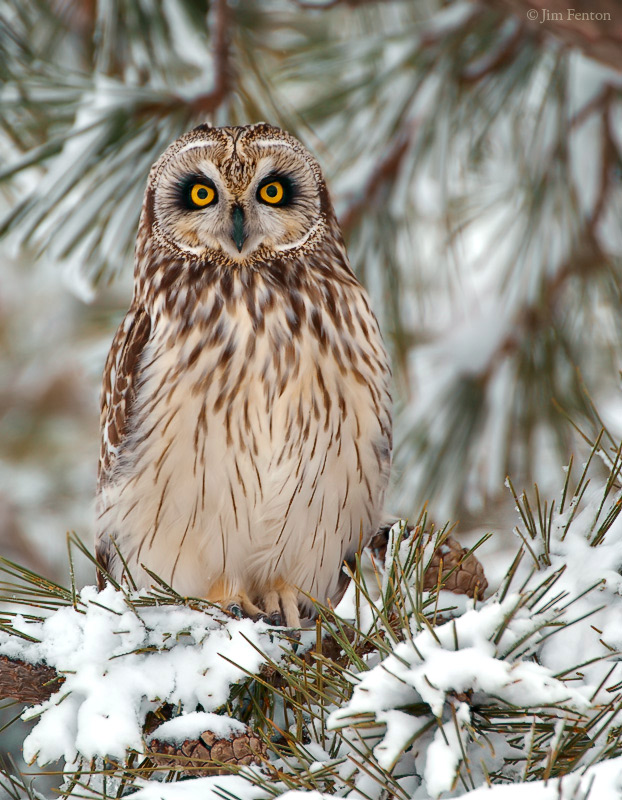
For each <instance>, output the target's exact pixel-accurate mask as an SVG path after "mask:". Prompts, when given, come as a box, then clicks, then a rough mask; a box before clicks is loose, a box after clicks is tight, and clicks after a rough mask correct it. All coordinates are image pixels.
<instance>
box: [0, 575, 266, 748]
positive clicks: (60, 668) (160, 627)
mask: <svg viewBox="0 0 622 800" xmlns="http://www.w3.org/2000/svg"><path fill="white" fill-rule="evenodd" d="M132 601H134V603H135V604H134V603H133V602H132ZM139 601H140V596H139V595H136V596H135V597H132V596H130V597H129V599H128V598H126V596H125V595H124V594H123V593H122V592H118V591H116V590H115V589H114V588H113V587H111V586H109V587H107V588H106V589H104V590H103V591H102V592H100V593H98V592H97V590H96V589H95V587H92V586H87V587H85V588H84V589H83V590H82V592H81V593H80V603H79V605H78V607H77V608H76V609H74V608H73V607H71V606H68V607H66V608H62V609H60V610H59V611H57V612H56V613H54V614H52V615H51V616H50V617H48V618H47V619H45V620H44V621H43V622H31V621H28V620H25V619H24V618H22V617H17V618H16V619H15V623H14V625H15V629H16V630H19V631H21V632H23V633H25V634H27V635H29V636H31V637H34V638H36V639H38V640H39V641H38V642H27V641H24V640H23V639H19V638H18V637H16V636H12V635H10V634H8V633H5V632H0V653H3V654H5V655H9V656H12V657H14V658H22V659H24V660H26V661H30V662H33V663H36V662H40V661H44V662H45V663H47V664H49V665H50V666H52V667H54V668H55V669H56V670H57V672H58V673H59V674H62V675H64V676H65V683H64V684H63V685H62V686H61V687H60V688H59V690H58V691H57V692H56V693H55V694H54V695H53V696H52V697H51V698H50V699H49V700H47V701H45V702H44V703H42V704H41V705H38V706H35V707H34V708H32V709H29V710H27V711H25V712H24V714H23V718H24V719H33V720H37V722H36V724H35V726H34V728H33V730H32V731H31V733H30V734H29V736H28V737H27V738H26V740H25V741H24V757H25V759H26V760H27V761H28V762H32V761H34V760H36V761H37V762H38V763H39V764H46V763H48V762H50V761H54V760H56V759H58V758H61V757H63V758H64V759H65V760H66V761H67V762H68V763H72V762H74V761H75V760H76V758H78V756H82V757H84V758H89V759H90V758H95V757H97V756H106V755H107V756H110V757H115V758H123V757H124V756H125V753H126V751H127V750H128V749H134V750H137V751H141V750H142V726H143V722H144V718H145V715H146V714H147V712H148V711H149V710H151V709H155V708H157V706H158V705H160V704H161V703H163V702H170V703H173V704H181V706H182V707H183V708H184V709H188V710H191V709H194V708H195V707H196V706H197V705H198V704H200V705H201V706H202V707H203V709H204V710H205V711H208V712H211V711H214V710H215V709H217V708H219V707H220V706H222V705H223V703H225V702H226V700H227V699H228V697H229V689H230V687H231V685H232V684H234V683H236V682H237V681H239V680H241V679H243V678H244V677H245V676H246V672H249V673H255V672H257V671H258V670H259V669H260V668H261V665H262V664H263V663H265V661H266V659H267V656H265V657H264V656H262V655H261V653H262V652H263V653H266V654H269V655H270V657H271V658H273V659H276V660H278V659H279V658H280V656H281V654H282V649H281V644H280V638H279V634H278V632H274V631H273V630H271V629H269V628H268V626H266V625H264V624H263V623H254V622H252V621H251V620H248V619H243V620H229V619H227V618H225V617H224V615H222V614H219V613H216V614H213V613H208V612H204V611H199V610H193V609H191V608H187V607H182V606H179V607H175V606H169V605H162V606H161V607H154V606H147V607H142V608H141V607H140V606H139V605H138V603H139ZM237 665H241V666H237ZM209 718H210V719H211V716H210V717H209ZM219 720H221V721H219V722H218V723H217V724H218V725H219V726H220V728H219V729H223V730H224V728H222V726H223V725H225V726H226V725H227V724H229V725H230V728H229V729H230V730H233V729H235V727H236V723H235V722H230V723H226V722H223V721H222V717H220V718H219ZM194 721H197V722H198V718H194ZM174 722H175V721H174ZM182 724H183V723H181V722H176V723H175V724H173V726H172V727H173V731H175V730H177V731H180V730H181V726H182ZM191 724H192V720H191ZM205 729H206V728H203V730H205Z"/></svg>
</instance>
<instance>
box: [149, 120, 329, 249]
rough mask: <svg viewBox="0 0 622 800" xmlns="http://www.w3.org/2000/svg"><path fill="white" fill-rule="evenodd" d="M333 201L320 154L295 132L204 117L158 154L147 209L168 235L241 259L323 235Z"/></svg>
mask: <svg viewBox="0 0 622 800" xmlns="http://www.w3.org/2000/svg"><path fill="white" fill-rule="evenodd" d="M327 202H328V201H327V195H326V190H325V188H324V182H323V179H322V175H321V172H320V168H319V166H318V164H317V162H316V161H315V159H314V158H313V157H312V156H311V154H310V153H309V152H308V151H307V150H305V148H304V147H303V146H302V145H301V144H300V143H299V142H298V141H297V140H296V139H294V138H293V137H292V136H290V135H289V134H286V133H284V132H283V131H281V130H280V129H278V128H273V127H272V126H269V125H266V124H264V123H260V124H258V125H251V126H248V127H238V128H210V127H208V126H206V125H202V126H199V128H196V129H195V130H193V131H191V132H190V133H189V134H186V135H185V136H183V137H181V139H178V140H177V142H175V143H174V144H173V145H171V147H169V149H168V150H167V151H166V152H165V153H164V155H163V156H162V157H161V158H160V159H159V161H158V162H156V164H155V165H154V167H153V171H152V174H151V179H150V185H149V188H148V190H147V196H146V209H147V217H148V218H149V221H150V222H151V226H152V228H153V229H154V233H155V234H156V236H157V238H158V239H159V240H160V242H161V243H163V244H168V245H169V246H172V247H173V248H174V249H175V250H177V251H182V252H184V253H187V254H188V255H193V256H198V257H203V258H207V259H209V258H212V259H214V258H216V259H218V260H219V261H222V260H223V259H224V260H225V261H231V262H234V263H241V262H248V261H253V260H255V259H256V258H257V257H258V256H259V257H269V255H270V254H274V253H285V252H287V251H291V250H293V249H295V248H297V247H299V246H300V245H303V244H305V243H306V242H308V241H309V239H310V238H316V237H317V236H318V235H319V234H321V230H322V228H323V212H324V210H325V209H324V207H323V206H325V204H326V203H327Z"/></svg>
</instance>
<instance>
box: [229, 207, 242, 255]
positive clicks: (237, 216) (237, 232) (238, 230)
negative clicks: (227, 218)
mask: <svg viewBox="0 0 622 800" xmlns="http://www.w3.org/2000/svg"><path fill="white" fill-rule="evenodd" d="M231 238H232V239H233V241H234V242H235V246H236V247H237V248H238V253H241V252H242V248H243V247H244V240H245V239H246V234H245V233H244V212H243V211H242V209H241V208H240V206H234V207H233V229H232V231H231Z"/></svg>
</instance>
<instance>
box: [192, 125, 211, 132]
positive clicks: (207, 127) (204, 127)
mask: <svg viewBox="0 0 622 800" xmlns="http://www.w3.org/2000/svg"><path fill="white" fill-rule="evenodd" d="M213 127H214V126H213V125H210V124H209V122H202V123H201V124H200V125H197V126H196V128H193V129H192V130H191V131H190V133H207V132H208V131H211V130H212V128H213Z"/></svg>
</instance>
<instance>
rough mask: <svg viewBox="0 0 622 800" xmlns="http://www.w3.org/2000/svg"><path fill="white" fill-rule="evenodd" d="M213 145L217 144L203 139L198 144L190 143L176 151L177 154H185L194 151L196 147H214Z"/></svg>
mask: <svg viewBox="0 0 622 800" xmlns="http://www.w3.org/2000/svg"><path fill="white" fill-rule="evenodd" d="M215 144H218V143H217V142H215V141H214V140H213V139H203V140H201V141H200V142H190V143H189V144H185V145H184V146H183V147H182V148H181V150H178V151H177V153H178V154H179V153H185V152H186V150H195V149H196V148H197V147H214V145H215Z"/></svg>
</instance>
